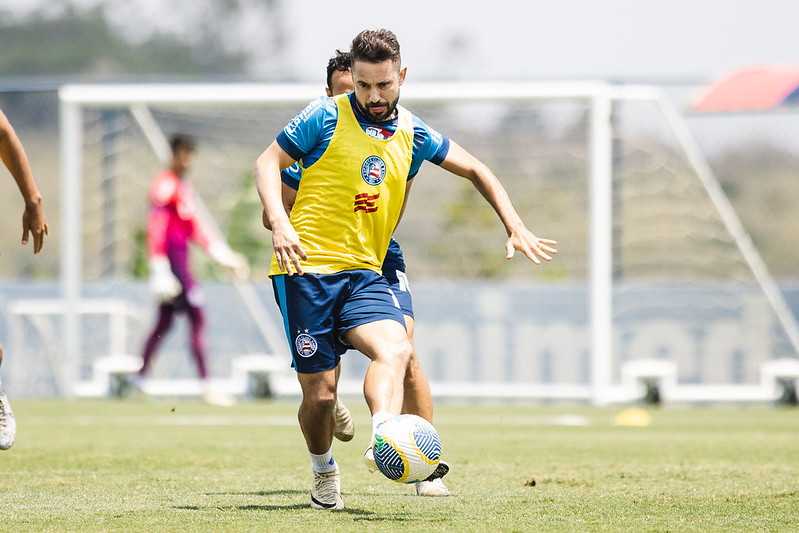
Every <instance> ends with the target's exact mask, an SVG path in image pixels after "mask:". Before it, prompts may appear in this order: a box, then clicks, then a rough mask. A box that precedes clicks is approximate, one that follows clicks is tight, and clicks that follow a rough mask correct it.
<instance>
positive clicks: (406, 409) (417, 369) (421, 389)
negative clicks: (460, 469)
mask: <svg viewBox="0 0 799 533" xmlns="http://www.w3.org/2000/svg"><path fill="white" fill-rule="evenodd" d="M405 327H406V329H407V330H408V340H409V341H410V342H411V346H413V354H412V355H411V360H410V362H409V363H408V370H407V371H406V373H405V384H404V385H405V393H404V396H403V400H402V412H403V413H409V414H414V415H418V416H421V417H422V418H424V419H425V420H427V421H428V422H430V423H431V424H432V423H433V396H432V394H430V383H429V382H428V381H427V376H426V375H425V373H424V370H422V365H420V364H419V358H418V357H417V355H416V345H415V344H414V342H413V332H414V320H413V317H412V316H410V315H407V314H406V315H405ZM447 472H449V465H448V464H447V463H446V462H445V461H440V462H439V466H438V468H436V470H435V472H433V474H431V476H430V477H429V478H428V479H427V480H425V481H419V482H418V483H416V494H418V495H419V496H449V495H450V491H449V489H448V488H447V486H446V485H444V482H443V481H442V479H441V478H442V477H444V476H445V475H446V474H447Z"/></svg>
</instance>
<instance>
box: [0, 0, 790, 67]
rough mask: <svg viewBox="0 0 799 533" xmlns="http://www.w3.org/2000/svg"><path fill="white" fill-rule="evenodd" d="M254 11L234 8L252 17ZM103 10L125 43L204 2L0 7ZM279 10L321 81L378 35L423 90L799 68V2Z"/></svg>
mask: <svg viewBox="0 0 799 533" xmlns="http://www.w3.org/2000/svg"><path fill="white" fill-rule="evenodd" d="M259 1H262V0H239V2H240V4H241V5H243V6H245V9H246V6H251V5H254V4H255V3H256V2H259ZM100 3H106V4H109V5H111V6H112V7H111V8H110V13H111V14H112V15H113V17H114V19H115V20H116V21H117V22H119V23H121V24H126V25H127V26H128V28H129V30H128V31H127V32H126V33H137V32H141V33H140V34H147V33H148V32H152V31H155V30H160V31H167V30H173V29H175V30H177V29H178V28H183V30H182V31H180V30H178V31H180V33H182V34H184V35H191V29H190V26H191V22H192V20H194V15H195V14H196V8H197V6H198V5H200V4H201V3H202V2H201V0H26V1H25V2H19V0H0V8H2V9H9V10H12V11H15V12H18V13H22V12H26V11H27V12H30V11H31V10H33V9H35V8H37V7H40V6H43V5H46V6H48V9H52V10H56V9H59V7H58V6H59V5H62V4H73V5H80V6H84V7H86V6H96V5H98V4H100ZM386 6H390V7H386ZM282 10H283V13H284V16H283V18H282V20H281V26H282V29H283V32H284V33H285V34H286V35H287V44H286V47H285V49H284V51H283V52H284V53H283V54H281V56H282V57H281V62H282V63H283V67H282V68H284V69H285V70H287V71H288V72H289V73H290V74H291V77H292V78H295V79H298V80H301V81H317V80H318V78H319V71H320V69H323V68H324V65H325V64H326V63H327V58H328V57H329V56H330V55H331V54H332V52H333V50H334V49H335V48H345V49H346V48H347V47H349V42H350V40H351V39H352V37H353V36H354V35H355V34H356V33H357V32H358V31H360V30H362V29H364V28H379V27H387V28H389V29H392V30H393V31H394V32H395V33H396V34H397V35H398V37H399V38H400V43H401V44H402V47H403V59H404V61H405V63H406V65H407V66H408V67H409V75H412V76H413V77H414V78H416V79H425V80H432V79H452V78H469V79H541V78H550V79H551V78H556V79H575V78H604V79H619V80H633V81H660V80H666V79H678V80H686V79H688V80H709V79H713V78H715V77H718V76H721V75H723V74H726V73H727V72H729V71H730V70H733V69H736V68H739V67H743V66H750V65H763V64H767V65H784V64H794V65H796V64H799V31H797V29H796V25H797V22H799V2H797V1H795V0H761V1H758V2H755V1H753V0H521V1H520V0H491V1H490V2H464V1H463V0H404V1H402V2H395V3H392V4H386V3H365V2H362V1H356V0H338V1H337V2H330V1H327V0H282ZM245 18H246V17H245ZM267 28H269V21H257V20H252V19H249V20H248V21H247V23H246V24H244V25H243V26H242V28H241V31H240V32H236V35H232V36H231V39H239V38H240V39H241V41H243V43H244V45H245V46H250V47H251V48H252V49H254V50H259V49H263V48H264V47H263V46H262V44H261V43H260V42H259V35H263V34H264V32H265V31H268V30H267ZM271 59H273V58H271ZM261 61H263V62H267V61H270V58H267V57H263V58H262V59H261ZM258 70H260V71H262V72H266V71H267V69H265V68H264V69H258Z"/></svg>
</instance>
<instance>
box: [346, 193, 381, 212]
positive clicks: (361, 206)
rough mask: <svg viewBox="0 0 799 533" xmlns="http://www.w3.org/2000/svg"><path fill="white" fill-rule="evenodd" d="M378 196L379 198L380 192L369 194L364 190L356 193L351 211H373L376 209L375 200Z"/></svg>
mask: <svg viewBox="0 0 799 533" xmlns="http://www.w3.org/2000/svg"><path fill="white" fill-rule="evenodd" d="M378 198H380V193H377V194H369V193H365V192H364V193H361V194H356V195H355V203H354V206H353V209H352V212H353V213H355V212H356V211H366V212H367V213H374V212H375V211H377V202H376V200H377V199H378Z"/></svg>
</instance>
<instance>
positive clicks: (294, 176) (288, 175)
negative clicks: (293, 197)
mask: <svg viewBox="0 0 799 533" xmlns="http://www.w3.org/2000/svg"><path fill="white" fill-rule="evenodd" d="M301 178H302V169H301V168H300V165H298V164H297V163H294V164H293V165H291V166H290V167H288V168H285V169H283V172H281V173H280V181H282V182H283V183H285V184H286V185H288V186H289V187H291V188H292V189H294V190H295V191H296V190H297V189H299V188H300V179H301Z"/></svg>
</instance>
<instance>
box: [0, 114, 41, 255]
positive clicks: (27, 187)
mask: <svg viewBox="0 0 799 533" xmlns="http://www.w3.org/2000/svg"><path fill="white" fill-rule="evenodd" d="M0 159H2V160H3V163H4V164H5V166H6V168H8V170H9V172H11V175H12V176H13V177H14V181H16V182H17V187H19V192H20V193H22V198H23V199H24V200H25V211H24V212H23V214H22V244H28V233H32V234H33V253H35V254H36V253H39V251H40V250H41V249H42V246H43V245H44V236H45V235H47V233H48V229H47V220H46V219H45V216H44V209H43V208H42V195H41V194H40V193H39V188H38V187H37V186H36V181H35V180H34V179H33V172H31V167H30V163H29V162H28V157H27V156H26V155H25V149H24V148H23V147H22V143H21V142H20V140H19V138H18V137H17V134H16V132H15V131H14V128H13V127H12V126H11V123H10V122H9V121H8V118H6V116H5V114H4V113H3V112H2V111H1V110H0Z"/></svg>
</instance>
